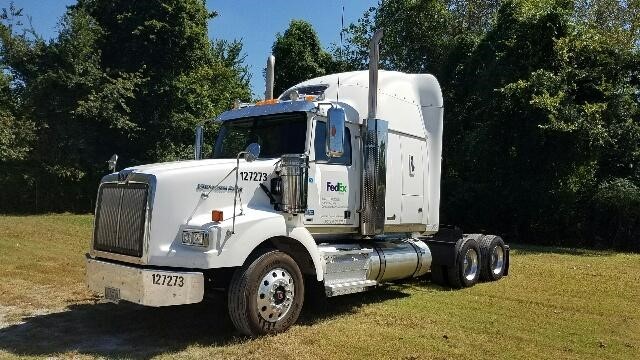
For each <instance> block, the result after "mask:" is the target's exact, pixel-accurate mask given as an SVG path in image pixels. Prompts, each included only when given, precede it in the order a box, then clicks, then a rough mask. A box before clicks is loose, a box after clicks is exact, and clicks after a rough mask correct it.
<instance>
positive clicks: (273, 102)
mask: <svg viewBox="0 0 640 360" xmlns="http://www.w3.org/2000/svg"><path fill="white" fill-rule="evenodd" d="M278 102H279V101H278V99H268V100H260V101H258V102H257V103H256V106H261V105H273V104H277V103H278Z"/></svg>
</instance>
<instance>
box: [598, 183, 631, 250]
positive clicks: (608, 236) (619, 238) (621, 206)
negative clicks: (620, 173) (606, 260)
mask: <svg viewBox="0 0 640 360" xmlns="http://www.w3.org/2000/svg"><path fill="white" fill-rule="evenodd" d="M588 224H589V225H588V226H587V228H588V229H589V234H587V236H586V237H588V238H591V239H592V240H593V241H594V244H593V245H596V246H606V247H613V248H616V249H622V250H632V251H640V187H638V186H637V185H636V184H634V183H633V182H632V181H630V180H627V179H616V180H613V181H610V182H606V183H604V184H602V185H601V186H600V187H599V188H598V191H597V192H596V194H595V196H594V197H593V200H592V203H591V214H590V221H589V222H588Z"/></svg>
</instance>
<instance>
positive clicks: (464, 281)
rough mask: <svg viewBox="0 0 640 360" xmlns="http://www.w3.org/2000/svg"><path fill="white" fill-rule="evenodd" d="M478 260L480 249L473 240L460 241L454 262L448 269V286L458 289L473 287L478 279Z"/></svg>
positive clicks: (479, 258)
mask: <svg viewBox="0 0 640 360" xmlns="http://www.w3.org/2000/svg"><path fill="white" fill-rule="evenodd" d="M480 260H481V256H480V247H479V245H478V242H477V241H476V240H475V238H467V239H464V240H462V243H461V245H460V247H459V248H458V251H457V258H456V262H455V264H454V265H453V266H451V267H449V269H448V274H447V275H448V278H449V285H450V286H451V287H453V288H458V289H460V288H463V287H471V286H473V285H475V284H476V283H477V282H478V280H479V279H480Z"/></svg>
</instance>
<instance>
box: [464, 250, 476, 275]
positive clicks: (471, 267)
mask: <svg viewBox="0 0 640 360" xmlns="http://www.w3.org/2000/svg"><path fill="white" fill-rule="evenodd" d="M463 265H464V277H465V279H467V281H472V280H473V279H475V277H476V274H477V273H478V253H477V252H476V251H475V250H474V249H468V250H467V252H466V253H465V255H464V264H463Z"/></svg>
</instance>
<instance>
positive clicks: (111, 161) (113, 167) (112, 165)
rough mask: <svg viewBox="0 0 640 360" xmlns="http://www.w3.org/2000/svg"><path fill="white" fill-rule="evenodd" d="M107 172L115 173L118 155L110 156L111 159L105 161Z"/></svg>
mask: <svg viewBox="0 0 640 360" xmlns="http://www.w3.org/2000/svg"><path fill="white" fill-rule="evenodd" d="M107 164H108V166H109V171H111V172H116V166H117V165H118V154H113V155H111V158H110V159H109V160H107Z"/></svg>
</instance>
